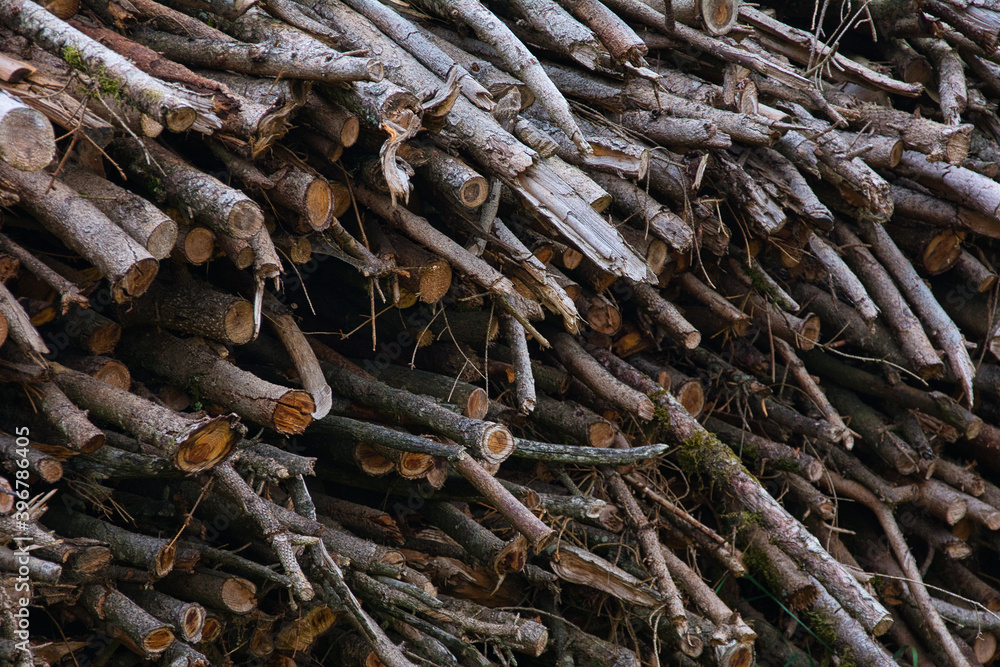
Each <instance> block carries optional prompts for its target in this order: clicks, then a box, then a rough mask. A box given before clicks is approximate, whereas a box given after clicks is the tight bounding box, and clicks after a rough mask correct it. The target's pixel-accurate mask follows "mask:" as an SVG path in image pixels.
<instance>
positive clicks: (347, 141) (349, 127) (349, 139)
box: [340, 116, 361, 148]
mask: <svg viewBox="0 0 1000 667" xmlns="http://www.w3.org/2000/svg"><path fill="white" fill-rule="evenodd" d="M360 133H361V123H360V122H359V121H358V119H357V118H355V117H354V116H351V117H350V118H348V119H346V120H345V121H344V124H343V125H341V126H340V144H341V146H343V147H344V148H350V147H351V146H353V145H354V144H355V143H356V142H357V141H358V135H359V134H360Z"/></svg>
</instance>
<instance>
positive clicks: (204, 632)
mask: <svg viewBox="0 0 1000 667" xmlns="http://www.w3.org/2000/svg"><path fill="white" fill-rule="evenodd" d="M222 630H223V623H222V619H220V618H219V617H217V616H208V615H207V614H206V617H205V624H204V625H202V626H201V640H202V641H203V642H208V643H212V642H214V641H215V640H217V639H218V638H219V637H220V636H221V635H222Z"/></svg>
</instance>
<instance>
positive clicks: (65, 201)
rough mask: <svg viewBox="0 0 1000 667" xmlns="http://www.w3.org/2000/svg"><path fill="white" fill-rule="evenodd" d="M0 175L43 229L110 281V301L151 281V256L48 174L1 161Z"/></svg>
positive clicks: (153, 273)
mask: <svg viewBox="0 0 1000 667" xmlns="http://www.w3.org/2000/svg"><path fill="white" fill-rule="evenodd" d="M0 179H2V180H4V181H5V182H7V183H8V184H10V185H12V186H13V187H14V188H15V189H16V190H17V192H18V194H19V195H20V197H21V203H22V205H23V206H25V207H26V208H28V210H30V211H31V213H32V214H33V215H34V216H35V217H36V219H37V220H38V221H39V222H41V223H42V225H44V226H45V228H46V229H48V230H49V231H50V232H52V233H53V234H55V235H56V236H58V237H59V238H60V239H61V240H62V241H63V242H64V243H66V245H68V246H69V247H70V248H71V249H73V250H74V251H75V252H77V253H79V254H80V255H82V256H83V257H85V258H87V260H88V261H90V262H91V263H92V264H93V265H94V266H95V267H97V269H98V270H99V271H100V272H101V275H103V276H104V277H106V278H107V279H108V280H109V281H110V282H111V288H112V293H113V295H114V298H115V300H116V301H118V302H121V301H124V300H125V299H127V298H128V297H133V296H140V295H141V294H142V293H143V292H145V291H146V289H147V288H148V287H149V285H150V284H151V283H152V282H153V279H154V278H155V277H156V272H157V263H156V260H155V259H154V258H153V256H152V255H150V254H149V252H147V251H146V249H145V248H143V247H142V246H141V245H139V243H138V242H136V241H135V240H134V239H132V237H130V236H128V235H127V234H126V233H125V232H124V231H122V230H121V229H120V228H119V227H118V226H116V225H115V224H114V223H112V222H111V221H110V220H108V218H107V216H105V215H104V214H103V213H102V212H101V211H100V209H98V208H97V207H96V206H95V205H94V204H92V203H90V202H89V201H88V200H87V199H84V198H83V197H81V196H80V195H79V194H78V193H77V192H76V191H75V190H72V189H71V188H69V187H68V186H66V185H63V184H62V183H60V182H59V181H53V180H52V177H51V176H49V175H48V174H45V173H42V172H24V171H17V170H15V169H12V168H10V167H8V166H4V165H2V164H0ZM70 221H73V222H72V224H70Z"/></svg>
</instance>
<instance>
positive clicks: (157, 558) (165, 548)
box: [45, 507, 176, 620]
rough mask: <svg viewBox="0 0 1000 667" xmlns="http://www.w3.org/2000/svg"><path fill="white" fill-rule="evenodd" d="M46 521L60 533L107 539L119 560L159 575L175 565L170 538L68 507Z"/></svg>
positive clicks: (49, 513)
mask: <svg viewBox="0 0 1000 667" xmlns="http://www.w3.org/2000/svg"><path fill="white" fill-rule="evenodd" d="M45 523H46V525H48V526H51V527H52V528H54V529H55V530H57V531H59V533H60V534H61V535H67V536H69V537H93V538H96V539H98V540H101V541H102V542H105V543H107V544H108V545H109V546H110V548H111V554H112V555H113V556H114V557H115V559H116V560H117V561H120V562H122V563H127V564H128V565H133V566H135V567H141V568H143V569H146V570H148V571H149V572H150V573H151V574H152V575H153V577H154V578H156V579H160V578H162V577H164V576H166V575H167V574H169V573H170V571H171V570H173V568H174V553H175V551H176V546H175V545H174V543H173V542H172V541H171V540H168V539H163V538H157V537H150V536H147V535H142V534H140V533H133V532H131V531H128V530H125V529H123V528H119V527H118V526H115V525H112V524H109V523H106V522H104V521H101V520H100V519H95V518H93V517H89V516H87V515H85V514H80V513H79V512H74V511H72V510H69V509H66V508H58V507H56V508H53V509H51V510H49V511H48V512H47V513H46V514H45ZM161 620H163V619H161Z"/></svg>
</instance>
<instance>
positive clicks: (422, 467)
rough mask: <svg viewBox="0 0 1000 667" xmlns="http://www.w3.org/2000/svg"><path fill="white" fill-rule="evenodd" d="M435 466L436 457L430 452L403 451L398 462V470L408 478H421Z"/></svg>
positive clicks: (401, 475)
mask: <svg viewBox="0 0 1000 667" xmlns="http://www.w3.org/2000/svg"><path fill="white" fill-rule="evenodd" d="M433 467H434V457H433V456H431V455H430V454H420V453H417V452H402V454H401V455H400V457H399V461H397V462H396V472H398V473H399V475H400V477H404V478H406V479H421V478H423V477H424V476H426V475H427V473H428V472H429V471H430V469H431V468H433Z"/></svg>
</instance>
